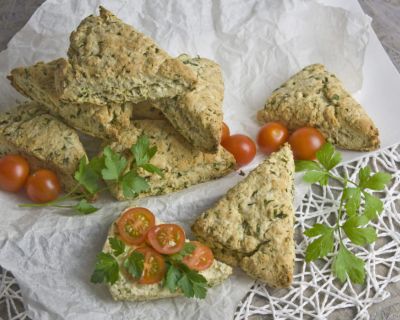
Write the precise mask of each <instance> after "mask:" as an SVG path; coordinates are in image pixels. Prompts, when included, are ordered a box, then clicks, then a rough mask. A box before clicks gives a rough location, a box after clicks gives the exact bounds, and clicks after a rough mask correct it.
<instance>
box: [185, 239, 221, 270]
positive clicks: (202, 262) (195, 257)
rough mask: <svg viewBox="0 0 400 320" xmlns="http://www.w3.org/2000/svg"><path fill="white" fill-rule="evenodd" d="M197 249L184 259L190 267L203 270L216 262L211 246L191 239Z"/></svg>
mask: <svg viewBox="0 0 400 320" xmlns="http://www.w3.org/2000/svg"><path fill="white" fill-rule="evenodd" d="M190 243H191V244H193V245H194V246H195V247H196V249H194V251H193V252H192V253H191V254H189V255H187V256H185V257H184V258H183V260H182V262H183V263H184V264H186V265H187V266H188V267H189V268H190V269H193V270H197V271H202V270H205V269H208V268H209V267H210V266H211V265H212V264H213V262H214V255H213V253H212V251H211V249H210V248H209V247H207V246H206V245H204V244H202V243H200V242H198V241H190Z"/></svg>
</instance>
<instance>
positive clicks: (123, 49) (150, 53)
mask: <svg viewBox="0 0 400 320" xmlns="http://www.w3.org/2000/svg"><path fill="white" fill-rule="evenodd" d="M68 58H69V59H68V61H65V60H63V61H62V63H61V64H60V67H59V69H58V72H57V73H56V88H57V92H58V95H59V96H60V98H61V99H62V100H64V101H72V102H75V103H92V104H98V105H107V104H108V103H109V102H116V103H123V102H127V101H129V102H134V103H136V102H140V101H144V100H148V99H152V100H155V99H160V98H165V97H174V96H176V95H178V94H182V93H183V92H185V91H186V90H189V89H191V87H192V85H193V84H194V83H195V82H196V75H195V74H194V73H193V72H192V70H191V69H190V68H189V67H187V66H186V65H185V64H183V63H182V61H180V60H178V59H173V58H171V57H170V56H169V55H168V54H167V53H166V52H165V51H164V50H162V49H161V48H159V47H158V46H157V45H156V44H155V42H154V41H153V40H152V39H150V38H149V37H147V36H145V35H144V34H142V33H140V32H138V31H136V30H135V29H134V28H133V27H132V26H130V25H127V24H125V23H123V22H122V21H121V20H120V19H118V18H117V17H116V16H114V15H113V14H112V13H111V12H109V11H107V10H106V9H104V8H103V7H100V15H99V16H93V15H92V16H89V17H87V18H85V19H84V20H83V21H82V22H81V23H80V25H79V27H78V29H77V30H76V31H74V32H73V33H72V34H71V37H70V47H69V50H68Z"/></svg>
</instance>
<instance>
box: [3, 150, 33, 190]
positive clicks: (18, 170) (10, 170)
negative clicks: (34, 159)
mask: <svg viewBox="0 0 400 320" xmlns="http://www.w3.org/2000/svg"><path fill="white" fill-rule="evenodd" d="M28 175H29V164H28V162H27V161H26V160H25V159H24V158H23V157H21V156H18V155H7V156H4V157H2V158H1V159H0V189H1V190H4V191H8V192H17V191H19V190H21V188H22V187H23V186H24V184H25V182H26V179H27V178H28Z"/></svg>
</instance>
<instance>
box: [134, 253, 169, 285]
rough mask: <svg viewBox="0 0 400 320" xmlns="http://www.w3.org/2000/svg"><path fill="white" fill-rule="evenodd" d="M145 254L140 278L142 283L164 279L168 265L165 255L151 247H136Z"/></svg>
mask: <svg viewBox="0 0 400 320" xmlns="http://www.w3.org/2000/svg"><path fill="white" fill-rule="evenodd" d="M135 251H137V252H140V253H142V254H143V255H144V264H143V273H142V276H141V277H140V279H139V283H140V284H152V283H157V282H160V281H161V280H162V279H164V276H165V273H166V271H167V267H166V265H165V261H164V257H163V256H162V255H161V254H159V253H157V252H156V251H154V250H153V249H151V248H149V247H140V248H137V249H135Z"/></svg>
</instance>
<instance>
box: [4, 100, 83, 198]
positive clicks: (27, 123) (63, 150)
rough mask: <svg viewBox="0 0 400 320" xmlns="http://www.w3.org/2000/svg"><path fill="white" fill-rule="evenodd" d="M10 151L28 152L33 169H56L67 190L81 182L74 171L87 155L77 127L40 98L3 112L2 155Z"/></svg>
mask: <svg viewBox="0 0 400 320" xmlns="http://www.w3.org/2000/svg"><path fill="white" fill-rule="evenodd" d="M6 154H20V155H22V156H24V157H25V158H26V159H27V160H28V161H29V163H30V165H31V168H32V169H33V170H36V169H39V168H49V169H51V170H53V171H54V172H55V173H56V174H57V176H58V178H59V180H60V183H61V185H62V186H63V188H64V190H65V191H66V192H68V191H70V190H71V189H72V188H73V187H75V185H76V184H77V183H76V181H75V180H74V173H75V171H76V169H77V168H78V165H79V161H80V159H81V158H82V157H85V156H86V153H85V150H84V149H83V146H82V144H81V142H80V140H79V137H78V134H77V133H76V131H75V130H73V129H71V128H70V127H68V126H67V125H65V124H64V123H62V122H60V121H59V120H57V119H56V118H54V117H53V116H51V115H49V114H47V113H46V112H45V109H44V108H43V106H41V105H39V104H38V103H36V102H28V103H25V104H22V105H20V106H18V107H16V108H14V109H12V110H11V111H9V112H5V113H1V114H0V155H6Z"/></svg>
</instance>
